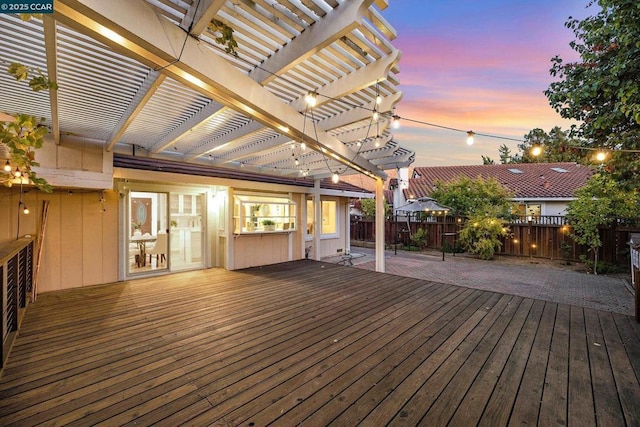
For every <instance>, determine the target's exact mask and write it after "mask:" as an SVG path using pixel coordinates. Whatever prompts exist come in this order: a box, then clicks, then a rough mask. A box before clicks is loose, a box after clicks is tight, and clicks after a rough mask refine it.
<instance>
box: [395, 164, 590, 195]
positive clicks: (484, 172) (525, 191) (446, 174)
mask: <svg viewBox="0 0 640 427" xmlns="http://www.w3.org/2000/svg"><path fill="white" fill-rule="evenodd" d="M592 174H593V171H592V170H591V169H590V168H589V167H588V166H584V165H579V164H576V163H569V162H566V163H518V164H505V165H472V166H434V167H416V168H414V170H413V177H412V178H411V179H409V189H408V190H404V193H405V196H406V197H407V198H417V197H427V196H429V194H430V193H431V191H432V190H433V186H434V184H435V182H436V181H443V182H449V181H453V180H455V179H456V178H458V177H459V176H466V177H468V178H471V179H475V178H478V177H482V178H484V179H488V178H495V179H497V180H498V182H500V183H501V184H502V185H504V186H505V187H507V188H509V189H510V190H511V191H513V192H514V193H515V198H517V199H522V198H538V199H558V198H572V197H574V195H573V193H574V191H575V190H577V189H578V188H580V187H582V186H583V185H584V184H585V183H586V182H587V180H588V179H589V178H590V177H591V175H592Z"/></svg>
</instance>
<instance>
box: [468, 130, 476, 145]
mask: <svg viewBox="0 0 640 427" xmlns="http://www.w3.org/2000/svg"><path fill="white" fill-rule="evenodd" d="M473 135H475V133H473V131H468V132H467V145H473V142H474V141H473Z"/></svg>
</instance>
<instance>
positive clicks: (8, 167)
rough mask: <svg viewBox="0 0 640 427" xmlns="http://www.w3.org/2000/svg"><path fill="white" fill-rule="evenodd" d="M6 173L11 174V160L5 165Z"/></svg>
mask: <svg viewBox="0 0 640 427" xmlns="http://www.w3.org/2000/svg"><path fill="white" fill-rule="evenodd" d="M4 171H5V172H11V163H9V160H7V163H5V164H4Z"/></svg>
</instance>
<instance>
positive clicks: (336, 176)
mask: <svg viewBox="0 0 640 427" xmlns="http://www.w3.org/2000/svg"><path fill="white" fill-rule="evenodd" d="M331 181H333V183H334V184H337V183H338V182H340V175H338V173H337V172H334V173H333V176H332V177H331Z"/></svg>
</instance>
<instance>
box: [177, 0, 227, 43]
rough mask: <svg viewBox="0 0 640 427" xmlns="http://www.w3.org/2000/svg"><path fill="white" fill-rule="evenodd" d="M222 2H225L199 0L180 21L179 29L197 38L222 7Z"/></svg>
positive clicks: (220, 0) (221, 0)
mask: <svg viewBox="0 0 640 427" xmlns="http://www.w3.org/2000/svg"><path fill="white" fill-rule="evenodd" d="M224 2H225V0H199V1H195V2H193V4H192V5H191V7H190V8H189V11H188V12H187V14H186V15H185V16H184V18H183V19H182V22H181V23H180V27H182V28H183V29H185V30H186V31H189V34H191V35H193V36H196V37H198V36H199V35H200V34H202V33H204V31H205V30H206V29H207V26H208V25H209V23H210V22H211V20H212V19H213V18H214V17H215V16H216V13H218V10H220V8H221V7H222V6H223V5H224ZM196 9H197V10H196ZM189 27H191V28H189Z"/></svg>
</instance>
